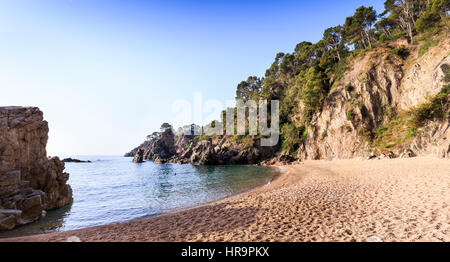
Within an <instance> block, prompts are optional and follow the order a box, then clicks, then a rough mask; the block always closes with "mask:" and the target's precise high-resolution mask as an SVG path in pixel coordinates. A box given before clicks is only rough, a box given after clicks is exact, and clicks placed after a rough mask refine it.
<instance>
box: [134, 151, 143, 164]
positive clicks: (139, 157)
mask: <svg viewBox="0 0 450 262" xmlns="http://www.w3.org/2000/svg"><path fill="white" fill-rule="evenodd" d="M133 162H134V163H142V162H144V149H143V148H140V149H138V150H137V152H136V154H135V155H134V158H133Z"/></svg>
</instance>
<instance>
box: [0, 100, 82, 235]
mask: <svg viewBox="0 0 450 262" xmlns="http://www.w3.org/2000/svg"><path fill="white" fill-rule="evenodd" d="M47 140H48V123H47V122H46V121H44V120H43V113H42V112H41V111H40V110H39V109H38V108H35V107H27V108H25V107H0V230H5V229H12V228H14V227H15V226H17V225H22V224H26V223H30V222H33V221H35V220H37V219H39V218H40V217H41V215H42V213H43V210H49V209H55V208H59V207H63V206H65V205H67V204H69V203H71V202H72V201H73V199H72V189H71V187H70V186H69V185H68V184H66V182H67V180H68V179H69V174H67V173H64V172H63V171H64V163H63V162H61V161H60V160H59V158H57V157H53V158H48V157H47V152H46V145H47Z"/></svg>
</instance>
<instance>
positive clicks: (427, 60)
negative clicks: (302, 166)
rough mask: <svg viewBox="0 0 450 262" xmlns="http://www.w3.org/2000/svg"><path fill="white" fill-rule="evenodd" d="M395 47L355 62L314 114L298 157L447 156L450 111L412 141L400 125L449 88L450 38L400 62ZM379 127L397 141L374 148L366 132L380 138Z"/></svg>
mask: <svg viewBox="0 0 450 262" xmlns="http://www.w3.org/2000/svg"><path fill="white" fill-rule="evenodd" d="M393 49H394V48H392V47H389V48H378V49H377V50H375V51H371V52H370V53H368V54H366V55H364V56H363V57H361V58H359V59H356V61H354V63H353V64H352V65H351V67H350V70H349V71H348V72H347V73H346V74H345V75H344V76H343V77H342V79H341V81H340V84H339V85H338V86H335V87H333V88H332V90H331V91H330V93H329V95H328V96H327V97H326V99H325V102H324V104H323V107H322V109H321V110H320V111H319V112H318V113H317V114H316V115H315V116H314V118H313V121H312V124H311V125H310V127H309V129H308V135H307V138H306V141H305V143H304V145H303V146H302V148H301V149H300V150H299V155H298V157H299V158H300V159H302V160H305V159H347V158H355V157H364V158H366V157H368V156H370V155H371V154H383V153H384V154H391V155H392V156H400V155H401V154H402V152H404V151H405V150H413V151H414V152H415V154H419V155H420V154H427V155H430V154H431V155H433V156H438V157H449V153H450V128H449V126H450V125H449V119H448V112H447V117H446V118H444V119H441V120H436V121H428V122H427V123H426V124H425V126H424V127H423V128H421V129H420V131H418V133H417V134H416V135H415V136H411V137H407V136H404V137H402V132H403V131H404V130H402V128H406V127H405V126H402V125H400V124H399V123H401V121H400V120H401V117H402V116H404V115H407V112H408V111H410V110H412V109H413V108H414V107H416V106H419V105H420V104H422V103H425V102H426V101H427V99H428V98H429V97H432V96H435V95H436V94H438V93H439V92H440V91H441V89H442V88H443V86H444V85H445V84H448V83H446V82H445V81H444V78H445V77H444V72H443V68H444V65H446V64H450V56H449V53H448V52H449V50H450V39H449V38H446V39H444V40H443V41H441V42H440V43H439V44H438V45H437V46H436V47H434V48H432V49H431V50H430V51H429V52H427V53H426V54H425V55H424V56H422V57H418V55H417V50H415V49H413V50H411V51H410V52H411V54H409V56H408V57H407V58H402V57H401V56H399V55H397V54H395V53H393V52H392V50H393ZM393 115H395V116H393ZM396 121H397V122H396ZM396 124H397V125H398V126H395V125H396ZM381 128H385V129H388V128H391V129H393V130H391V131H392V134H391V136H393V137H394V136H398V137H395V138H392V139H391V141H389V140H387V141H386V144H384V145H378V146H375V145H374V144H373V143H371V142H370V141H369V140H370V139H368V138H367V134H369V133H372V134H375V135H378V136H381V135H382V134H381V135H380V132H381V131H384V129H381ZM395 128H396V129H395ZM380 129H381V131H380ZM387 131H389V130H387Z"/></svg>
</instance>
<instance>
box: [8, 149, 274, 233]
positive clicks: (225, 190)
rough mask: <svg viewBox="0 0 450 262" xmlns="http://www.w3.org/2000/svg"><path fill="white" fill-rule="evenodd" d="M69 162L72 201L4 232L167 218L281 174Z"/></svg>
mask: <svg viewBox="0 0 450 262" xmlns="http://www.w3.org/2000/svg"><path fill="white" fill-rule="evenodd" d="M72 157H73V158H77V159H81V160H90V161H92V162H91V163H66V170H65V172H68V173H69V174H70V179H69V182H68V183H69V184H70V185H71V187H72V189H73V198H74V202H73V204H71V205H68V206H66V207H63V208H60V209H57V210H53V211H48V212H47V215H46V216H45V217H43V218H41V219H40V220H38V221H36V222H34V223H32V224H28V225H24V226H21V227H18V228H16V229H14V230H11V231H6V232H0V237H15V236H23V235H30V234H40V233H49V232H57V231H66V230H72V229H80V228H86V227H92V226H99V225H106V224H112V223H118V222H124V221H129V220H133V219H139V218H144V217H152V216H158V215H163V214H166V213H168V212H171V211H174V210H177V209H181V208H189V207H194V206H197V205H200V204H203V203H207V202H211V201H215V200H219V199H222V198H226V197H229V196H232V195H235V194H238V193H242V192H245V191H248V190H250V189H252V188H255V187H258V186H262V185H265V184H268V183H270V181H271V180H272V179H273V177H274V176H275V175H276V174H277V173H279V170H277V169H274V168H269V167H261V166H192V165H177V164H162V165H157V164H154V163H153V162H151V161H147V162H144V163H140V164H136V163H133V162H132V158H125V157H119V156H82V157H81V156H78V157H77V156H72Z"/></svg>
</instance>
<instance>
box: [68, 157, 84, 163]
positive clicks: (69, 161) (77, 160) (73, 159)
mask: <svg viewBox="0 0 450 262" xmlns="http://www.w3.org/2000/svg"><path fill="white" fill-rule="evenodd" d="M62 161H63V162H64V163H91V161H90V160H87V161H85V160H80V159H75V158H70V157H69V158H64V159H63V160H62Z"/></svg>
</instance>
